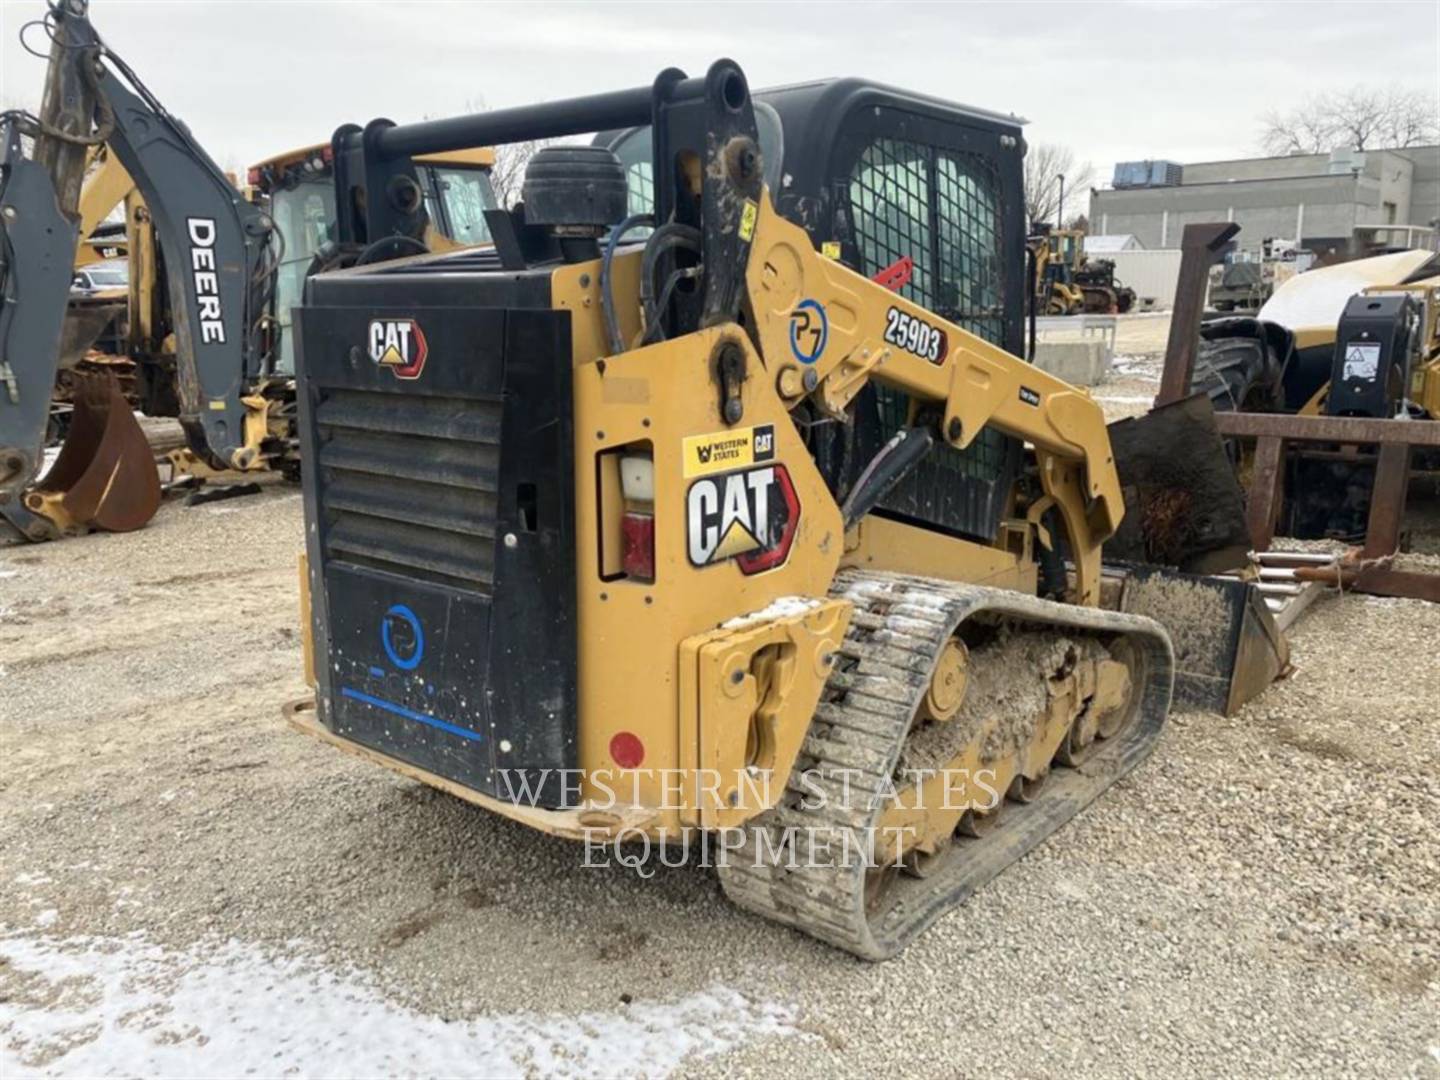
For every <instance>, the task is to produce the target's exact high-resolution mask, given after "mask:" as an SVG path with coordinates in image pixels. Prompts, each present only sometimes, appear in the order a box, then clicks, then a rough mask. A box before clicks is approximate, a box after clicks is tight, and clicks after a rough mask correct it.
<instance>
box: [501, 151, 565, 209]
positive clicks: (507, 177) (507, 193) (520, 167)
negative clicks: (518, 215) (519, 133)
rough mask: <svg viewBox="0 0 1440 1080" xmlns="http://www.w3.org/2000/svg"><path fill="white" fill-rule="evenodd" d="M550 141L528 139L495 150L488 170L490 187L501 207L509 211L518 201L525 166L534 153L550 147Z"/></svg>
mask: <svg viewBox="0 0 1440 1080" xmlns="http://www.w3.org/2000/svg"><path fill="white" fill-rule="evenodd" d="M550 142H551V140H550V139H528V140H526V141H525V142H517V143H504V144H502V145H500V146H497V147H496V148H495V164H494V166H492V167H491V169H490V186H491V187H493V188H494V189H495V198H496V200H497V201H498V202H499V203H500V205H501V206H503V207H505V208H506V209H509V208H510V207H512V206H514V205H515V204H516V203H517V202H519V201H520V188H521V187H522V186H523V185H524V183H525V166H526V165H528V164H529V163H530V159H531V158H532V157H534V156H535V153H536V151H538V150H541V149H543V148H544V147H546V146H548V145H550Z"/></svg>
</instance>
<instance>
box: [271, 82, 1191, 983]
mask: <svg viewBox="0 0 1440 1080" xmlns="http://www.w3.org/2000/svg"><path fill="white" fill-rule="evenodd" d="M592 132H602V133H603V134H602V135H600V136H598V137H597V138H596V140H595V141H594V142H593V143H592V144H591V145H587V146H552V147H549V148H547V149H544V150H542V151H540V152H539V153H538V154H536V155H535V156H534V158H532V159H531V161H530V163H529V166H528V168H527V172H526V178H525V184H524V191H523V205H522V206H519V207H516V208H514V209H513V210H511V211H509V212H505V211H500V210H491V211H489V212H488V213H487V221H488V223H489V226H490V233H491V235H492V236H493V238H494V244H493V246H492V247H488V248H483V249H476V248H472V249H467V250H460V251H455V252H446V253H432V254H427V255H419V256H417V257H414V258H408V259H403V260H397V261H394V262H391V263H388V264H386V265H382V266H355V267H353V268H350V269H345V270H339V271H334V272H328V273H321V274H318V275H314V276H312V277H311V278H310V279H309V280H308V281H307V282H306V285H305V298H304V302H303V303H302V304H301V305H299V306H298V307H297V309H296V326H297V330H298V333H297V341H298V347H299V355H298V357H297V379H298V385H299V393H298V400H299V405H300V438H301V452H302V456H303V457H304V459H305V460H306V461H307V463H308V465H309V467H307V469H306V470H305V477H304V484H305V487H304V491H305V509H306V530H305V532H306V544H307V548H306V560H305V570H304V575H303V579H304V582H305V611H306V616H305V618H306V632H307V635H306V636H307V640H306V646H307V653H306V654H307V657H308V664H309V668H310V670H309V678H310V680H311V682H312V684H313V686H314V688H315V695H314V697H313V699H309V700H306V701H303V702H298V703H296V704H295V705H293V706H291V707H290V708H289V710H288V714H289V716H290V718H291V720H292V722H293V723H294V724H295V725H297V726H298V727H300V728H301V729H302V730H304V731H306V732H308V733H310V734H312V735H314V736H317V737H319V738H321V739H324V740H327V741H329V742H331V743H333V744H335V745H336V746H338V747H341V748H344V749H346V750H349V751H351V752H354V753H356V754H359V755H360V756H362V757H364V758H366V759H369V760H371V761H374V762H376V763H379V764H381V765H384V766H387V767H389V768H392V769H395V770H398V771H399V772H401V773H403V774H405V775H407V776H410V777H413V778H417V779H419V780H421V781H424V782H425V783H428V784H432V785H434V786H436V787H438V788H441V789H443V790H445V791H448V792H451V793H452V794H454V795H457V796H459V797H460V798H462V799H466V800H469V801H470V802H472V803H475V804H477V805H479V806H483V807H486V808H488V809H490V810H492V811H494V812H496V813H498V814H502V815H505V816H507V817H510V818H514V819H516V820H518V821H521V822H523V823H525V824H527V825H530V826H533V827H535V828H537V829H542V830H545V831H546V832H549V833H553V834H556V835H559V836H566V837H573V838H577V839H580V838H588V839H589V840H590V841H592V843H593V842H610V841H615V842H619V841H622V840H627V839H628V840H634V841H636V842H645V843H655V842H660V843H667V844H678V843H684V842H686V841H687V840H688V839H689V838H691V837H693V836H699V835H701V834H704V835H706V836H708V837H709V838H711V840H712V841H714V845H715V846H714V849H713V850H714V851H715V854H716V862H717V864H718V867H719V874H720V880H721V883H722V884H723V886H724V890H725V892H726V894H727V895H728V896H729V897H730V898H731V899H732V900H734V901H735V902H737V903H738V904H740V905H742V906H744V907H746V908H748V909H750V910H752V911H755V912H758V913H760V914H762V915H764V916H766V917H768V918H771V919H774V920H776V921H779V922H781V923H785V924H788V925H790V926H794V927H797V928H799V929H801V930H803V931H805V932H806V933H808V934H812V935H814V936H816V937H818V938H820V939H822V940H824V941H827V942H830V943H831V944H833V945H836V946H838V947H840V948H842V949H845V950H849V951H850V952H852V953H854V954H856V955H858V956H861V957H865V958H867V959H882V958H885V957H889V956H892V955H894V954H895V953H896V952H898V951H899V950H900V949H901V948H903V947H904V946H905V944H906V943H907V942H908V941H910V940H911V939H913V938H914V937H915V935H916V934H918V933H919V932H920V931H921V930H923V929H924V928H925V927H926V926H928V925H929V924H930V923H932V922H933V921H934V920H935V919H936V918H938V917H939V916H940V915H942V914H943V913H944V912H945V911H947V910H948V909H949V908H951V907H952V906H953V905H955V904H957V903H959V902H960V901H962V900H964V899H965V898H966V897H967V896H968V895H969V894H970V893H971V892H972V891H974V890H975V889H976V888H978V887H979V886H980V885H982V884H983V883H984V882H986V881H988V880H989V879H990V878H992V877H993V876H995V875H996V874H997V873H999V872H1000V871H1001V870H1002V869H1004V868H1005V867H1006V866H1008V865H1010V864H1011V863H1013V862H1014V861H1015V860H1017V859H1019V858H1020V857H1021V856H1022V855H1024V854H1025V853H1026V852H1027V851H1029V850H1031V849H1032V848H1034V847H1035V846H1036V845H1037V844H1039V843H1040V842H1041V841H1042V840H1043V839H1045V838H1046V837H1048V836H1050V835H1051V834H1052V833H1053V832H1055V830H1056V829H1058V828H1059V827H1060V826H1061V825H1062V824H1063V823H1064V822H1065V821H1067V820H1068V819H1070V818H1071V817H1072V816H1074V815H1075V814H1076V813H1078V812H1079V811H1080V810H1081V809H1082V808H1083V807H1084V806H1085V805H1086V804H1088V803H1089V802H1090V801H1091V800H1092V799H1094V798H1095V797H1096V796H1097V795H1099V794H1100V793H1101V792H1102V791H1104V790H1105V789H1106V788H1107V787H1108V786H1109V785H1111V784H1112V783H1114V782H1115V781H1116V780H1117V779H1118V778H1119V777H1121V776H1122V775H1124V774H1125V773H1126V772H1127V771H1129V770H1130V769H1131V768H1133V767H1134V766H1135V765H1136V764H1137V763H1138V762H1140V760H1141V759H1143V758H1144V757H1145V756H1146V754H1148V753H1149V751H1150V750H1151V749H1152V747H1153V746H1154V744H1155V741H1156V739H1157V737H1158V736H1159V733H1160V731H1161V728H1162V725H1163V722H1164V719H1165V716H1166V713H1167V710H1168V708H1169V704H1170V699H1171V693H1172V682H1173V657H1172V650H1171V645H1170V641H1169V638H1168V636H1167V634H1166V632H1165V631H1164V630H1163V629H1162V628H1161V626H1160V625H1159V624H1158V623H1156V622H1153V621H1151V620H1149V619H1146V618H1142V617H1139V616H1134V615H1125V614H1119V613H1117V612H1113V611H1109V610H1104V609H1102V608H1101V607H1100V600H1101V573H1100V571H1101V566H1100V559H1101V546H1102V544H1103V543H1104V542H1105V540H1106V539H1107V538H1108V537H1109V536H1111V534H1112V533H1113V532H1114V530H1115V528H1116V525H1117V523H1118V522H1119V520H1120V517H1121V515H1122V514H1123V513H1124V507H1123V506H1122V505H1121V496H1120V489H1119V483H1118V480H1117V475H1116V468H1115V463H1114V461H1113V460H1112V452H1111V448H1110V443H1109V440H1108V437H1107V433H1106V428H1105V423H1104V419H1103V417H1102V414H1101V410H1100V407H1099V406H1098V405H1097V404H1096V403H1095V402H1094V401H1093V400H1092V399H1091V398H1090V397H1089V395H1088V394H1087V393H1086V392H1085V391H1083V390H1079V389H1076V388H1074V387H1071V386H1069V385H1067V384H1065V383H1063V382H1061V381H1059V380H1058V379H1055V378H1054V377H1052V376H1050V375H1047V374H1046V373H1044V372H1043V371H1040V370H1038V369H1036V368H1034V367H1032V366H1030V365H1028V364H1026V363H1025V362H1024V361H1022V360H1020V359H1018V358H1017V357H1018V355H1019V354H1020V353H1021V352H1022V351H1023V335H1024V331H1023V311H1024V306H1025V293H1026V283H1025V280H1024V250H1025V249H1024V245H1025V225H1024V221H1023V218H1022V208H1023V206H1024V200H1023V198H1022V197H1021V175H1022V173H1021V169H1022V162H1023V155H1024V141H1023V139H1022V137H1021V132H1020V129H1019V127H1018V126H1017V124H1016V123H1015V121H1014V120H1013V119H1012V118H1009V117H1005V116H1001V115H998V114H994V113H989V112H985V111H982V110H976V109H968V108H963V107H961V106H957V105H954V104H951V103H949V102H945V101H941V100H938V99H934V98H929V97H925V96H922V95H918V94H910V93H906V92H903V91H899V90H895V89H893V88H889V87H885V86H881V85H878V84H874V83H869V82H865V81H861V80H855V79H841V80H829V81H822V82H813V83H808V84H804V85H801V86H792V87H786V88H782V89H778V90H773V91H769V92H762V93H760V94H758V95H756V96H755V97H754V98H753V99H752V97H751V94H750V91H749V88H748V85H747V82H746V79H745V77H744V75H743V73H742V72H741V70H740V68H739V67H738V66H737V65H735V64H734V63H732V62H729V61H720V62H717V63H716V64H714V65H713V66H712V67H711V68H710V69H709V71H708V72H707V74H706V75H705V76H704V77H701V78H687V77H685V75H684V74H683V73H681V72H678V71H676V70H674V69H671V70H667V71H666V72H664V73H662V74H661V75H660V76H659V78H658V79H657V80H656V82H655V83H654V84H653V85H652V86H646V87H642V88H638V89H635V90H627V91H618V92H614V93H608V94H599V95H594V96H591V97H585V98H578V99H574V100H569V101H557V102H551V103H548V104H546V105H543V106H538V107H533V108H520V109H510V110H502V111H498V112H491V113H486V114H481V115H478V116H471V117H461V118H455V119H447V120H437V121H430V122H426V123H420V124H412V125H407V126H398V127H397V126H393V125H391V124H389V123H388V122H385V121H376V122H374V123H373V124H371V125H370V126H368V127H366V128H364V129H363V130H362V129H361V128H358V127H352V128H347V129H341V131H340V132H339V133H337V137H336V140H335V143H334V145H335V162H334V165H335V173H336V188H337V191H339V192H342V193H344V196H343V197H342V198H340V199H339V200H337V202H338V206H339V212H340V221H341V229H342V232H348V233H350V234H351V235H354V236H356V237H357V238H360V239H362V240H363V241H364V242H366V243H371V244H375V243H380V242H382V241H384V240H386V239H387V238H394V239H395V242H397V243H402V242H404V241H403V239H402V238H405V237H410V238H412V239H413V238H416V237H417V236H418V229H419V228H420V225H421V223H420V222H419V221H418V220H417V219H416V217H415V215H414V214H413V209H414V207H415V205H416V193H417V191H418V189H419V183H418V179H417V176H416V173H415V169H414V156H415V155H417V154H424V153H434V152H442V151H446V150H450V149H453V148H455V147H461V146H469V145H492V144H498V143H503V142H506V141H521V140H531V139H536V140H538V139H550V138H558V137H565V136H573V135H578V134H582V133H592ZM897 265H904V266H905V267H906V271H907V272H906V274H903V275H897V274H893V273H891V271H892V269H893V268H894V267H895V266H897ZM876 276H879V277H880V279H881V281H876V280H872V278H874V277H876ZM882 282H889V283H891V284H893V285H894V286H895V288H894V289H893V290H892V289H891V288H887V287H886V285H885V284H883V283H882Z"/></svg>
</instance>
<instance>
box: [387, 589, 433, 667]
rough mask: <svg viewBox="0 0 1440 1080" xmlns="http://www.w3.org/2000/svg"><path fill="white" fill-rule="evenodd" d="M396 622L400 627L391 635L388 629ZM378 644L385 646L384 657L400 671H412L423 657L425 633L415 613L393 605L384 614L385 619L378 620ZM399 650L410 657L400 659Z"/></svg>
mask: <svg viewBox="0 0 1440 1080" xmlns="http://www.w3.org/2000/svg"><path fill="white" fill-rule="evenodd" d="M397 622H399V623H400V624H401V625H400V626H398V627H396V629H397V631H398V632H397V633H395V634H393V635H392V633H391V631H390V627H391V626H395V624H396V623H397ZM397 638H398V639H399V640H398V641H397ZM407 638H408V639H409V640H408V641H407V640H406V639H407ZM380 643H381V644H382V645H384V646H385V655H386V656H388V657H389V658H390V662H391V663H392V664H394V665H395V666H396V667H397V668H399V669H400V670H401V671H414V670H415V669H416V668H417V667H419V666H420V659H421V657H423V656H424V655H425V631H424V630H422V629H421V628H420V620H419V619H418V618H416V616H415V612H413V611H411V610H410V609H409V608H408V607H406V606H405V605H404V604H395V605H393V606H392V607H391V608H390V610H389V611H387V612H385V617H384V618H383V619H381V620H380ZM397 646H398V647H397ZM400 649H404V650H405V651H407V652H409V653H410V655H409V656H405V657H402V656H401V655H400Z"/></svg>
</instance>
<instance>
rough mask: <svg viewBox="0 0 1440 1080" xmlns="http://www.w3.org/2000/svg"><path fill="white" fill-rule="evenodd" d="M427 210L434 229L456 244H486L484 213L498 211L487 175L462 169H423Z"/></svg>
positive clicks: (443, 167) (474, 169)
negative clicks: (434, 226)
mask: <svg viewBox="0 0 1440 1080" xmlns="http://www.w3.org/2000/svg"><path fill="white" fill-rule="evenodd" d="M420 171H421V173H422V174H423V175H422V176H421V178H420V180H421V186H422V187H423V189H424V190H425V192H426V196H425V203H426V209H428V210H429V211H430V220H431V221H433V222H435V225H436V227H437V228H439V229H440V231H441V232H443V233H444V234H445V235H446V236H448V237H450V239H451V240H454V241H455V242H456V243H457V244H464V245H465V246H467V247H469V246H471V245H474V244H488V243H489V242H490V229H489V227H488V226H486V224H485V211H486V210H494V209H497V207H498V204H497V202H496V200H495V189H494V188H492V187H491V186H490V174H489V171H488V170H486V169H483V168H480V169H477V168H464V167H461V166H423V167H422V168H421V170H420Z"/></svg>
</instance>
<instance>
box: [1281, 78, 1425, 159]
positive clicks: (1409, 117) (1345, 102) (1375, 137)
mask: <svg viewBox="0 0 1440 1080" xmlns="http://www.w3.org/2000/svg"><path fill="white" fill-rule="evenodd" d="M1437 111H1440V110H1437V108H1436V104H1435V102H1434V100H1433V99H1431V98H1430V97H1428V96H1427V95H1426V94H1425V93H1423V92H1422V91H1419V90H1404V89H1401V88H1399V87H1391V88H1390V89H1389V90H1380V89H1377V88H1375V87H1369V86H1352V87H1350V88H1349V89H1348V90H1338V91H1332V92H1329V93H1322V94H1316V95H1315V96H1313V97H1311V98H1308V99H1307V100H1305V101H1303V102H1301V103H1300V104H1299V105H1297V106H1296V107H1295V108H1293V109H1290V110H1288V111H1281V110H1277V109H1272V110H1271V111H1269V112H1268V113H1266V114H1265V115H1264V116H1263V117H1262V118H1261V122H1262V124H1263V128H1262V131H1261V136H1260V144H1261V146H1262V147H1263V148H1264V149H1265V152H1266V153H1269V154H1277V155H1280V154H1323V153H1326V152H1327V151H1330V150H1341V149H1344V150H1370V149H1376V148H1379V147H1401V148H1403V147H1406V146H1418V145H1421V144H1423V143H1427V142H1433V141H1435V139H1436V138H1437V137H1440V116H1437Z"/></svg>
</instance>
